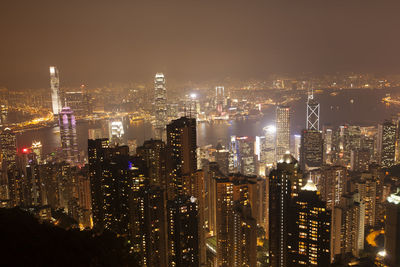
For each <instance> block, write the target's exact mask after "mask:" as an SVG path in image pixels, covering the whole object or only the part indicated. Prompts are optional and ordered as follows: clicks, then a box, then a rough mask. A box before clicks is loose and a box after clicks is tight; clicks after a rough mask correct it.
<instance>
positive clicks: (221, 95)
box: [215, 86, 225, 113]
mask: <svg viewBox="0 0 400 267" xmlns="http://www.w3.org/2000/svg"><path fill="white" fill-rule="evenodd" d="M224 106H225V88H224V87H223V86H216V87H215V107H216V110H217V111H218V112H219V113H221V112H222V111H223V109H224Z"/></svg>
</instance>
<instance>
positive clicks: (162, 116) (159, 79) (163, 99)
mask: <svg viewBox="0 0 400 267" xmlns="http://www.w3.org/2000/svg"><path fill="white" fill-rule="evenodd" d="M154 115H155V123H154V127H155V128H156V138H157V139H162V134H163V132H164V129H165V125H166V124H167V89H166V87H165V77H164V74H162V73H157V74H156V76H155V78H154Z"/></svg>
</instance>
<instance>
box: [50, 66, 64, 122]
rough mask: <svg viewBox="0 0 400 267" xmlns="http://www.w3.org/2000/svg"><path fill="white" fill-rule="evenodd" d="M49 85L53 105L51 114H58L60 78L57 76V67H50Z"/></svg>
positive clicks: (59, 106) (60, 105) (59, 107)
mask: <svg viewBox="0 0 400 267" xmlns="http://www.w3.org/2000/svg"><path fill="white" fill-rule="evenodd" d="M50 87H51V103H52V107H53V114H54V115H58V114H59V113H60V112H61V109H62V101H61V92H60V78H59V76H58V69H57V67H54V66H51V67H50Z"/></svg>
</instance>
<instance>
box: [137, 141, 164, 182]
mask: <svg viewBox="0 0 400 267" xmlns="http://www.w3.org/2000/svg"><path fill="white" fill-rule="evenodd" d="M166 151H167V149H166V146H165V143H164V142H163V141H161V140H154V139H150V140H147V141H144V143H143V145H142V146H140V147H138V148H137V149H136V153H137V155H138V156H140V157H142V158H143V159H144V161H145V162H146V165H147V168H148V170H149V179H150V183H151V184H152V185H158V186H162V188H165V186H166V184H167V181H166V179H167V170H166V160H167V155H166Z"/></svg>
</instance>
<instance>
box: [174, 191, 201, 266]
mask: <svg viewBox="0 0 400 267" xmlns="http://www.w3.org/2000/svg"><path fill="white" fill-rule="evenodd" d="M167 231H168V232H167V233H168V266H176V267H185V266H194V267H196V266H199V243H198V240H199V236H198V235H199V234H202V233H199V232H198V205H197V200H196V198H194V197H188V196H182V195H181V196H177V197H175V198H174V199H173V200H168V202H167Z"/></svg>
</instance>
